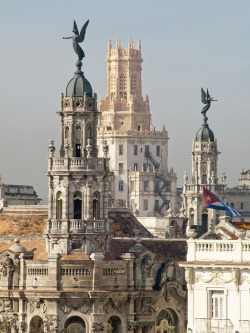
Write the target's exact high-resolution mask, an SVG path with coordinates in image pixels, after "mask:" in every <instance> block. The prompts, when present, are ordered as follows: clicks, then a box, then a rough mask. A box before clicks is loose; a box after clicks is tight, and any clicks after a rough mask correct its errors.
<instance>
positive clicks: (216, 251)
mask: <svg viewBox="0 0 250 333" xmlns="http://www.w3.org/2000/svg"><path fill="white" fill-rule="evenodd" d="M187 242H188V254H187V261H211V262H213V261H214V260H216V261H224V262H232V261H234V262H248V261H250V240H242V239H238V240H200V239H189V240H188V241H187Z"/></svg>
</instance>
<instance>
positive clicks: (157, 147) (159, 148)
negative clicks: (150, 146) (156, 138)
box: [156, 146, 161, 156]
mask: <svg viewBox="0 0 250 333" xmlns="http://www.w3.org/2000/svg"><path fill="white" fill-rule="evenodd" d="M160 155H161V147H160V146H156V156H160Z"/></svg>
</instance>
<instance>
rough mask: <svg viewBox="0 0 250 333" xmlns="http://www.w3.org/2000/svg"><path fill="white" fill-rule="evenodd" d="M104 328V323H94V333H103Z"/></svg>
mask: <svg viewBox="0 0 250 333" xmlns="http://www.w3.org/2000/svg"><path fill="white" fill-rule="evenodd" d="M104 328H105V326H104V324H103V323H102V322H94V323H93V325H92V329H93V332H102V331H104Z"/></svg>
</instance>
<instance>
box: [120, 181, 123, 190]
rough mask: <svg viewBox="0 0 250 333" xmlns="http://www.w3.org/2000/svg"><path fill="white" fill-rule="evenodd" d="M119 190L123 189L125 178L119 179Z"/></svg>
mask: <svg viewBox="0 0 250 333" xmlns="http://www.w3.org/2000/svg"><path fill="white" fill-rule="evenodd" d="M119 191H123V180H120V181H119Z"/></svg>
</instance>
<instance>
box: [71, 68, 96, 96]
mask: <svg viewBox="0 0 250 333" xmlns="http://www.w3.org/2000/svg"><path fill="white" fill-rule="evenodd" d="M85 92H86V94H87V96H88V97H92V87H91V84H90V83H89V81H88V80H87V79H86V78H85V76H84V74H83V72H82V71H76V72H75V75H74V77H73V78H72V79H71V80H70V81H69V83H68V85H67V88H66V97H69V96H71V95H73V96H77V97H83V96H84V93H85Z"/></svg>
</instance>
